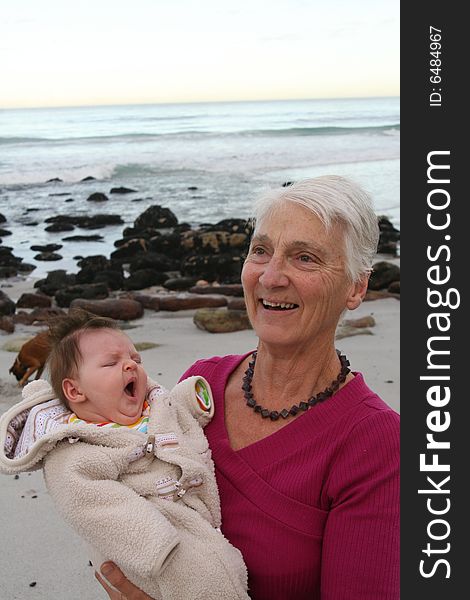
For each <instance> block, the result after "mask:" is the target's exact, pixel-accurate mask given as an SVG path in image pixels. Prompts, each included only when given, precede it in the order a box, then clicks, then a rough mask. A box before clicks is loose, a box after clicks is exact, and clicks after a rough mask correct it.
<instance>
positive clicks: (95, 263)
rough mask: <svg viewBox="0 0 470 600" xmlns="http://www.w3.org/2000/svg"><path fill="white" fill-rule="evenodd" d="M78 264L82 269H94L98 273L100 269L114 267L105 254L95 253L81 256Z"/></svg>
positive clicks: (104, 269)
mask: <svg viewBox="0 0 470 600" xmlns="http://www.w3.org/2000/svg"><path fill="white" fill-rule="evenodd" d="M77 266H78V267H81V268H82V269H92V270H93V271H94V272H95V273H98V271H106V270H108V269H111V268H113V263H112V261H110V260H109V258H106V256H104V255H103V254H94V255H92V256H86V257H85V258H81V259H80V260H79V261H78V262H77Z"/></svg>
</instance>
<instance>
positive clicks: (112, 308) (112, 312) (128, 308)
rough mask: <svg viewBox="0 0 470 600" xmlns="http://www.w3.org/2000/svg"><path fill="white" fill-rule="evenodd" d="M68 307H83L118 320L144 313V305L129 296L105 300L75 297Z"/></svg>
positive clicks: (137, 316) (96, 313) (135, 317)
mask: <svg viewBox="0 0 470 600" xmlns="http://www.w3.org/2000/svg"><path fill="white" fill-rule="evenodd" d="M70 308H83V309H84V310H87V311H89V312H91V313H93V314H94V315H99V316H100V317H109V318H110V319H116V320H119V321H131V320H132V319H140V317H142V315H143V314H144V307H143V306H142V304H141V303H140V302H137V300H132V299H130V298H127V299H126V298H109V299H107V300H84V299H82V298H77V299H75V300H73V301H72V302H71V304H70Z"/></svg>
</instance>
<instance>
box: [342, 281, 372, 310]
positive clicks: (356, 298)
mask: <svg viewBox="0 0 470 600" xmlns="http://www.w3.org/2000/svg"><path fill="white" fill-rule="evenodd" d="M368 285H369V273H367V274H366V275H364V276H363V277H362V278H361V279H360V280H359V281H356V283H353V284H352V286H351V290H350V294H349V296H348V298H347V300H346V308H347V309H348V310H355V309H356V308H357V307H358V306H359V305H360V304H361V303H362V301H363V300H364V296H365V295H366V292H367V286H368Z"/></svg>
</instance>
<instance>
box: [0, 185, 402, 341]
mask: <svg viewBox="0 0 470 600" xmlns="http://www.w3.org/2000/svg"><path fill="white" fill-rule="evenodd" d="M116 193H118V192H116ZM119 193H124V192H123V191H119ZM103 196H104V194H101V195H100V194H98V193H95V194H92V195H91V196H90V197H89V198H88V200H90V201H92V202H101V201H104V200H106V197H105V196H104V197H103ZM378 222H379V227H380V231H381V236H380V243H379V254H381V255H385V256H386V257H387V258H388V257H390V258H391V259H394V258H396V257H397V254H398V253H399V239H400V233H399V231H398V230H397V229H395V228H394V226H393V225H392V223H391V222H390V221H389V220H388V219H387V217H385V216H380V217H378ZM44 223H45V225H46V227H45V229H46V230H47V231H64V232H65V231H72V230H73V229H75V227H79V228H82V229H94V230H95V229H99V228H102V227H105V226H107V225H116V224H118V223H123V221H122V219H121V217H120V216H119V215H109V214H108V215H103V214H95V215H87V216H69V215H56V216H53V217H49V218H47V219H46V220H45V221H44ZM0 224H1V227H0V237H1V238H2V240H1V242H0V282H2V283H4V282H8V280H9V279H12V278H15V277H18V276H28V275H30V274H31V273H32V272H33V271H34V269H35V265H34V264H30V263H25V262H23V259H22V258H21V257H18V256H15V254H14V249H13V248H12V247H9V246H7V245H4V243H3V238H4V237H7V236H8V234H9V233H11V232H10V231H9V230H8V229H7V228H6V227H8V222H7V219H6V218H5V217H4V216H3V215H1V214H0ZM36 225H38V224H36ZM250 235H251V223H250V221H248V220H246V219H237V218H233V219H224V220H222V221H219V222H218V223H215V224H210V223H204V224H201V225H199V226H198V227H197V228H192V227H191V226H190V225H189V224H188V223H179V222H178V219H177V218H176V216H175V215H174V213H173V212H172V211H171V210H170V209H169V208H166V207H162V206H160V205H157V204H154V205H151V206H149V207H148V208H147V209H146V210H145V211H143V212H142V213H141V214H140V215H139V216H138V217H137V218H136V219H135V221H134V223H133V225H132V226H131V227H125V228H124V229H123V231H122V237H121V238H119V239H117V240H116V241H115V242H114V247H115V250H114V251H112V252H111V253H110V255H109V256H105V255H92V256H80V257H76V264H77V267H79V270H78V272H77V273H68V272H67V271H66V270H63V269H55V270H51V271H49V272H48V274H47V276H46V277H45V278H42V279H38V280H36V281H35V283H34V288H33V289H32V290H31V291H28V292H25V293H23V294H22V295H21V297H20V298H19V299H18V300H17V302H14V301H13V300H12V299H11V298H9V296H8V295H7V294H6V293H5V292H1V291H0V329H2V330H4V331H6V332H8V333H12V332H13V331H14V330H15V325H16V324H17V323H21V324H24V325H31V324H38V325H41V324H44V322H45V321H47V320H48V319H49V318H50V317H51V316H53V315H55V314H58V313H60V312H63V311H64V310H66V309H68V308H69V307H73V306H82V307H84V308H87V309H88V310H90V311H91V312H95V313H97V314H102V315H105V316H110V317H112V318H116V319H119V320H124V321H128V320H132V319H137V318H140V317H141V316H142V314H143V311H144V309H149V310H154V311H157V310H158V311H160V310H167V311H177V310H185V309H211V311H212V312H213V314H214V319H213V322H211V319H210V318H209V316H210V311H209V313H208V312H207V311H206V313H204V314H201V315H198V317H197V318H196V315H195V323H196V325H197V326H198V327H201V328H203V329H207V330H208V331H235V330H238V329H245V328H247V327H249V323H248V320H247V319H246V315H243V314H241V313H243V312H244V308H245V307H244V301H243V298H242V296H243V292H242V288H241V284H240V273H241V269H242V265H243V260H244V258H245V255H246V252H247V249H248V245H249V240H250ZM97 237H99V236H97V234H93V235H92V236H67V237H64V238H62V240H63V241H64V242H66V241H67V240H70V239H71V238H73V239H74V240H76V239H77V238H80V239H82V240H83V241H84V242H85V241H86V240H87V239H94V240H96V239H97ZM84 247H85V243H84ZM30 248H31V250H33V251H35V252H37V254H36V255H35V256H34V260H35V261H58V260H60V259H61V258H62V257H61V255H60V250H61V248H62V245H61V244H46V245H34V244H33V245H31V246H30ZM395 262H396V261H395ZM142 290H145V291H142ZM399 293H400V269H399V267H398V266H397V265H396V264H394V262H390V261H389V260H378V261H377V262H376V263H375V264H374V272H373V274H372V276H371V279H370V283H369V291H368V297H367V298H366V299H375V298H378V297H389V296H392V297H399ZM24 309H27V310H26V311H25V310H24ZM221 309H223V310H224V311H225V316H226V318H225V319H224V318H223V316H224V313H223V314H222V316H221ZM28 311H29V312H28ZM216 311H218V312H216Z"/></svg>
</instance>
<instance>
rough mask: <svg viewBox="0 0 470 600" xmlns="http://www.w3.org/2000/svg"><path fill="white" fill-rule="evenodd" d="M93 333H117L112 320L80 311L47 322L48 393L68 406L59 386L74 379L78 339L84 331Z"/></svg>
mask: <svg viewBox="0 0 470 600" xmlns="http://www.w3.org/2000/svg"><path fill="white" fill-rule="evenodd" d="M93 329H118V330H119V327H118V324H117V322H116V321H114V320H113V319H108V318H107V317H99V316H97V315H94V314H92V313H90V312H88V311H86V310H83V309H81V308H75V309H71V310H70V311H69V313H68V314H67V315H63V316H59V317H55V318H54V319H51V321H50V322H49V337H50V341H51V351H50V353H49V357H48V359H47V367H48V370H49V378H50V382H51V386H52V389H53V390H54V392H55V393H56V395H57V397H58V398H60V400H61V401H62V402H64V403H65V404H66V405H67V406H68V401H67V398H66V397H65V394H64V392H63V390H62V382H63V380H64V379H66V378H68V377H75V376H76V374H77V371H78V368H79V366H80V361H81V359H82V355H81V353H80V345H79V342H80V337H81V334H82V333H83V332H85V331H89V330H93Z"/></svg>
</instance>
